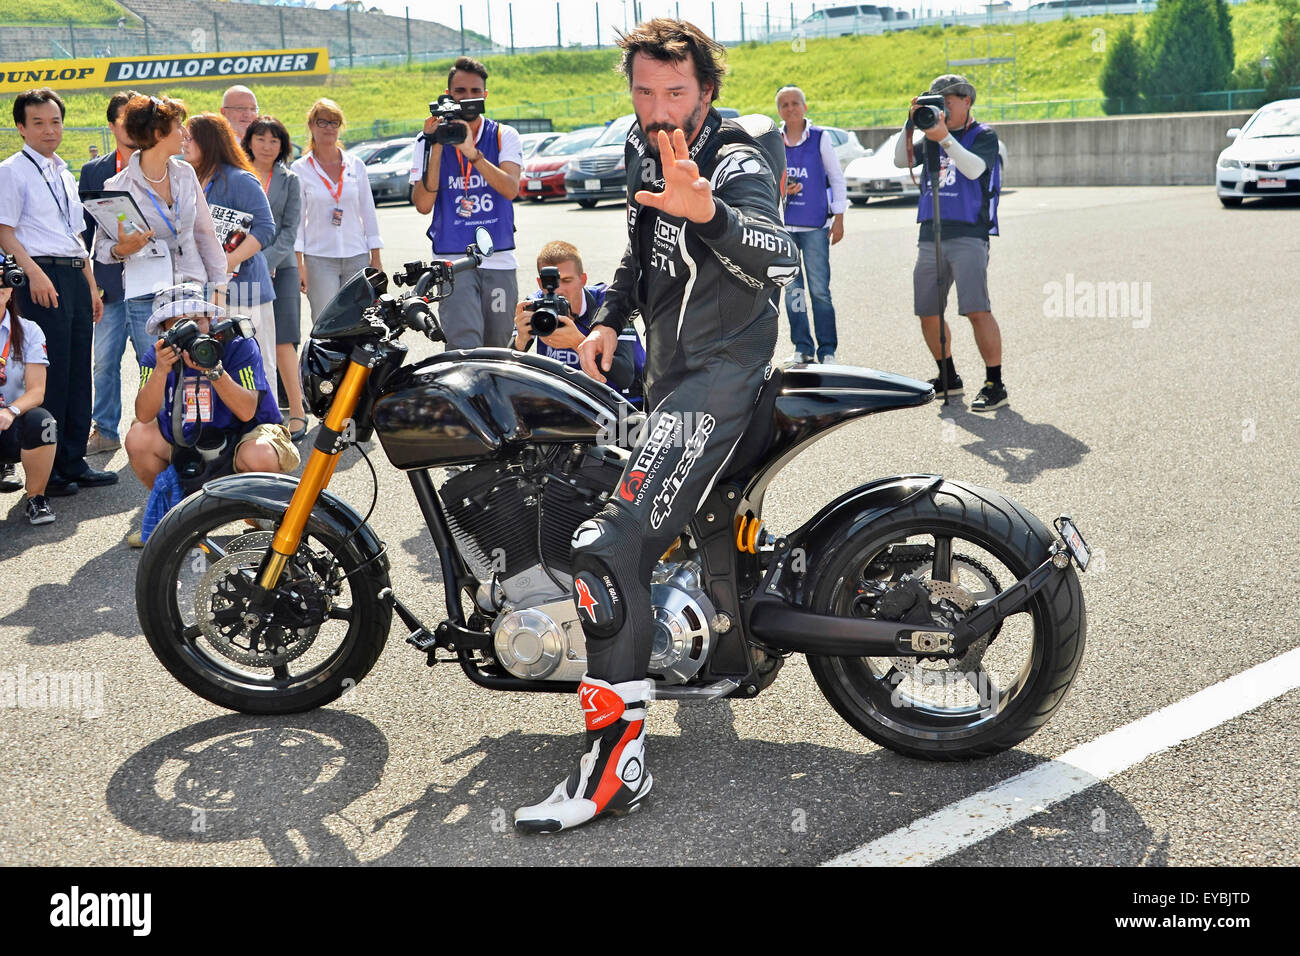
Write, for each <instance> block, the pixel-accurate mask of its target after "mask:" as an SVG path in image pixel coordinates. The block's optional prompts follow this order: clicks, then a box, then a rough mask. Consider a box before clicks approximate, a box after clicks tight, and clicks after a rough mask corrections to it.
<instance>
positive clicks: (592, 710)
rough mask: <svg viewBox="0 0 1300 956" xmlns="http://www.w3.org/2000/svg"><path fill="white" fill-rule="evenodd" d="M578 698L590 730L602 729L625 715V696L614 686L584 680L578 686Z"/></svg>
mask: <svg viewBox="0 0 1300 956" xmlns="http://www.w3.org/2000/svg"><path fill="white" fill-rule="evenodd" d="M578 700H579V702H580V703H581V706H582V714H583V716H584V717H585V718H586V719H587V729H588V730H601V729H602V728H604V727H608V726H609V725H610V724H612V723H613V722H614V721H616V720H618V719H619V718H620V717H622V716H623V698H622V697H619V696H618V692H617V691H615V690H614V689H613V688H612V687H603V686H601V685H600V684H588V683H587V682H586V681H584V682H583V683H582V684H581V686H579V687H578Z"/></svg>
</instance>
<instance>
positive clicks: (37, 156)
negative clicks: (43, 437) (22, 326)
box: [0, 89, 117, 495]
mask: <svg viewBox="0 0 1300 956" xmlns="http://www.w3.org/2000/svg"><path fill="white" fill-rule="evenodd" d="M63 116H64V106H63V100H62V99H60V98H59V95H58V94H57V93H55V92H54V91H53V90H51V89H33V90H26V91H24V92H22V93H19V94H18V96H17V97H16V98H15V99H14V123H15V124H16V125H17V127H18V133H19V135H20V136H22V138H23V144H24V145H23V148H22V149H21V150H19V151H18V152H17V153H14V154H13V155H12V156H10V157H9V158H8V159H6V160H4V162H0V248H3V249H4V251H5V252H6V253H8V254H9V255H11V256H13V257H14V258H15V259H16V260H17V261H18V264H19V265H20V266H21V267H22V268H23V271H24V272H25V273H26V274H27V285H26V286H23V287H22V288H19V289H17V290H16V294H17V300H18V311H19V313H20V314H21V315H22V316H23V317H24V318H26V319H30V320H32V321H33V322H35V323H36V324H37V325H38V326H40V328H41V331H42V332H44V333H45V344H46V348H47V349H48V354H49V359H50V367H49V373H48V377H47V380H46V391H45V399H44V407H45V409H46V410H47V411H48V412H49V413H50V414H51V415H53V416H54V419H55V421H56V422H58V427H59V443H58V448H57V449H56V451H55V454H54V471H53V473H52V474H51V476H50V482H49V485H48V486H47V490H46V494H49V495H72V494H76V493H77V491H78V490H79V487H80V486H81V485H88V486H98V485H112V484H116V483H117V475H116V474H115V473H113V472H108V471H96V470H95V469H93V468H91V467H90V466H89V465H87V464H86V438H87V436H88V435H89V434H90V400H91V356H92V354H93V351H94V328H93V323H95V322H98V321H99V320H100V317H101V316H102V315H103V311H104V304H103V302H102V301H100V297H99V288H98V286H97V285H96V283H95V273H94V270H93V269H92V267H91V261H90V256H89V254H88V253H87V251H86V246H85V243H84V242H82V239H81V231H82V230H83V229H84V228H85V213H84V211H83V209H82V206H81V200H80V198H78V195H77V183H76V181H75V180H74V179H73V178H72V173H71V172H69V171H68V164H67V163H65V162H64V161H63V160H62V159H61V158H60V157H59V156H58V154H57V152H56V150H58V148H59V144H60V143H62V142H63Z"/></svg>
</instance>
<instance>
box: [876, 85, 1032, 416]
mask: <svg viewBox="0 0 1300 956" xmlns="http://www.w3.org/2000/svg"><path fill="white" fill-rule="evenodd" d="M974 104H975V87H973V86H971V84H970V83H968V82H967V81H966V78H965V77H964V76H958V75H956V74H945V75H944V76H940V77H937V78H936V79H935V81H934V82H933V83H931V84H930V89H929V92H928V93H926V94H923V95H922V96H919V97H915V98H914V99H913V100H912V103H911V106H910V107H909V111H908V121H907V127H906V129H905V130H904V131H903V135H902V136H899V137H898V145H897V147H896V148H895V150H894V165H895V166H897V167H899V168H900V169H910V168H912V167H913V166H915V165H916V164H917V163H919V162H922V160H924V162H925V171H924V172H923V173H922V177H921V183H920V186H921V197H920V199H919V200H918V201H917V210H916V221H917V222H919V223H920V224H921V232H920V237H919V240H918V242H917V256H916V267H915V269H914V270H913V272H912V294H913V303H914V311H915V313H916V315H917V317H918V318H920V320H921V333H922V335H923V336H924V337H925V342H926V345H928V346H929V348H930V353H931V354H932V355H933V356H934V360H935V363H936V364H937V365H938V367H939V375H938V377H936V378H933V379H931V380H930V384H932V385H933V386H934V388H935V390H936V391H939V390H941V389H943V388H944V387H945V386H946V388H947V391H948V393H949V394H954V395H957V394H961V392H962V391H963V386H962V380H961V376H960V375H958V374H957V369H956V368H955V367H954V366H953V362H952V348H951V345H952V338H951V336H949V335H948V334H947V329H946V327H945V326H944V323H943V310H944V307H945V306H946V304H947V300H948V290H949V289H950V288H951V287H952V285H953V283H954V281H955V282H956V284H957V311H958V312H960V313H961V314H962V315H964V316H966V317H967V318H968V319H970V323H971V330H972V331H973V332H974V334H975V344H976V345H977V346H978V347H979V350H980V355H981V356H982V357H983V359H984V366H985V369H984V386H983V388H981V389H980V391H979V394H978V395H977V396H976V397H975V400H974V401H973V402H971V406H970V407H971V411H975V412H986V411H992V410H993V409H995V408H1001V407H1002V406H1003V405H1005V404H1007V390H1006V387H1005V386H1004V385H1003V384H1002V333H1001V331H1000V330H999V329H998V323H997V321H996V320H995V319H994V318H993V312H992V306H991V305H990V304H989V283H988V267H989V236H991V235H992V236H996V235H997V234H998V212H997V206H998V195H999V193H1000V191H1001V188H1002V164H1001V159H1000V158H999V153H998V134H997V133H995V132H994V131H993V130H992V129H991V128H990V127H988V126H986V125H985V124H983V123H977V122H976V121H975V120H974V119H972V118H971V115H970V111H971V107H972V106H974ZM913 157H915V158H913ZM932 176H935V177H936V178H937V181H938V183H939V190H938V191H939V218H940V225H939V239H938V244H937V245H938V248H937V249H936V240H935V224H934V194H933V192H932V191H931V187H930V183H931V177H932ZM940 257H942V260H943V262H942V266H940V264H939V262H938V259H939V258H940ZM941 278H942V283H941V282H940V279H941Z"/></svg>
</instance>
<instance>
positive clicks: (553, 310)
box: [524, 266, 569, 339]
mask: <svg viewBox="0 0 1300 956" xmlns="http://www.w3.org/2000/svg"><path fill="white" fill-rule="evenodd" d="M537 278H538V279H539V280H540V281H541V283H542V289H543V292H542V297H541V298H540V299H537V300H536V301H534V302H528V303H526V304H525V305H524V311H525V312H531V313H532V317H531V318H530V319H529V320H528V325H529V331H530V332H532V334H533V338H538V339H544V338H546V337H547V336H548V335H551V334H552V333H553V332H554V331H555V330H556V329H557V328H559V327H560V316H562V315H568V314H569V300H568V299H566V298H565V297H564V296H562V295H560V294H559V293H557V292H556V291H555V290H556V289H558V288H559V287H560V270H559V269H558V268H556V267H555V266H543V267H542V268H541V269H539V270H538V272H537Z"/></svg>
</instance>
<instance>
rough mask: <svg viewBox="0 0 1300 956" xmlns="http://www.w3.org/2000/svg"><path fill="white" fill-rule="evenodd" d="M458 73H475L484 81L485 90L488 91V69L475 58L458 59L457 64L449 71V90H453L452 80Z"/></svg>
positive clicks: (463, 57)
mask: <svg viewBox="0 0 1300 956" xmlns="http://www.w3.org/2000/svg"><path fill="white" fill-rule="evenodd" d="M457 73H473V74H474V75H475V76H477V77H478V78H479V79H480V80H482V81H483V88H484V89H487V78H488V72H487V67H486V66H484V65H483V64H482V63H480V62H479V61H478V60H476V59H474V58H473V57H469V56H462V57H457V59H456V62H455V63H453V64H452V65H451V69H450V70H448V71H447V89H449V90H450V89H451V78H452V77H453V76H455V75H456V74H457Z"/></svg>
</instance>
